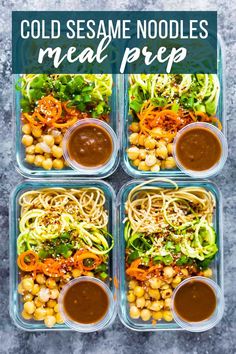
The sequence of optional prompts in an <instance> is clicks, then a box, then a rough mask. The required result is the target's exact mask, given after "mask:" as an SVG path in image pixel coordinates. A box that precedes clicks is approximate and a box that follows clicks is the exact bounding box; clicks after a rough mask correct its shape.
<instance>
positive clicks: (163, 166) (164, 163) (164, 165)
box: [161, 160, 166, 170]
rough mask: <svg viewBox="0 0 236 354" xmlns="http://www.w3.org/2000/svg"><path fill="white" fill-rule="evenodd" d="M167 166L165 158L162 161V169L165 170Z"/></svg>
mask: <svg viewBox="0 0 236 354" xmlns="http://www.w3.org/2000/svg"><path fill="white" fill-rule="evenodd" d="M165 168H166V162H165V161H164V160H163V161H161V169H162V170H164V169H165Z"/></svg>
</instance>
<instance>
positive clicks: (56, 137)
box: [54, 134, 63, 144]
mask: <svg viewBox="0 0 236 354" xmlns="http://www.w3.org/2000/svg"><path fill="white" fill-rule="evenodd" d="M62 139H63V136H62V134H60V135H58V136H54V143H55V144H60V143H61V142H62Z"/></svg>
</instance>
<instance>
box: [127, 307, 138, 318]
mask: <svg viewBox="0 0 236 354" xmlns="http://www.w3.org/2000/svg"><path fill="white" fill-rule="evenodd" d="M129 314H130V317H131V318H134V319H138V318H139V317H140V310H139V309H138V308H137V307H136V306H135V305H132V306H131V307H130V310H129Z"/></svg>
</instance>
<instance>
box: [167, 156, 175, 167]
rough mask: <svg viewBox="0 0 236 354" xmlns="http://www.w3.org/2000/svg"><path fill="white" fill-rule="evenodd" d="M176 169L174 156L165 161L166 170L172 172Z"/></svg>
mask: <svg viewBox="0 0 236 354" xmlns="http://www.w3.org/2000/svg"><path fill="white" fill-rule="evenodd" d="M175 167H176V162H175V159H174V158H173V157H172V156H169V157H167V158H166V160H165V168H166V169H168V170H170V169H171V168H175Z"/></svg>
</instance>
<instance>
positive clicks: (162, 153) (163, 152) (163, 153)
mask: <svg viewBox="0 0 236 354" xmlns="http://www.w3.org/2000/svg"><path fill="white" fill-rule="evenodd" d="M167 156H168V151H167V147H166V146H165V145H162V146H160V147H158V148H157V149H156V157H160V158H161V159H163V160H165V159H166V158H167Z"/></svg>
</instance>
